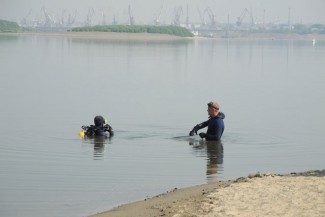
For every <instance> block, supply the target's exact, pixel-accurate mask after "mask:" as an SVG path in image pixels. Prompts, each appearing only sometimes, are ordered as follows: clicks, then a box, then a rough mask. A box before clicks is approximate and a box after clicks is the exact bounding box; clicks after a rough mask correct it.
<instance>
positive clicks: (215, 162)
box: [189, 140, 224, 183]
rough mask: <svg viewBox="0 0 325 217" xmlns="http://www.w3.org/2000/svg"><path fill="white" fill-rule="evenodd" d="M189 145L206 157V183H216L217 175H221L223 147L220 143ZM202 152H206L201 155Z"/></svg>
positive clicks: (191, 142) (201, 142)
mask: <svg viewBox="0 0 325 217" xmlns="http://www.w3.org/2000/svg"><path fill="white" fill-rule="evenodd" d="M189 145H191V146H192V147H193V149H194V150H196V151H197V152H200V153H201V155H203V156H206V157H207V170H206V175H207V182H208V183H211V182H215V181H218V177H217V174H222V173H223V157H224V156H223V145H222V142H221V141H205V140H200V141H194V140H193V141H190V142H189ZM202 152H206V154H205V153H202Z"/></svg>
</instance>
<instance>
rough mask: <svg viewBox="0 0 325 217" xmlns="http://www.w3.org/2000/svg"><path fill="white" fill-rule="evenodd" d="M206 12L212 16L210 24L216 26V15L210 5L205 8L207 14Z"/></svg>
mask: <svg viewBox="0 0 325 217" xmlns="http://www.w3.org/2000/svg"><path fill="white" fill-rule="evenodd" d="M205 13H207V14H208V16H209V18H210V25H211V26H216V24H217V23H216V20H215V15H214V13H213V12H212V10H211V9H210V8H209V7H207V8H206V9H205V10H204V13H203V14H205Z"/></svg>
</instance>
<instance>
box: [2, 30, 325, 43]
mask: <svg viewBox="0 0 325 217" xmlns="http://www.w3.org/2000/svg"><path fill="white" fill-rule="evenodd" d="M0 35H9V36H44V37H66V38H71V39H94V40H103V41H139V42H141V41H152V42H166V41H184V40H185V41H191V40H226V41H253V40H265V41H276V40H284V41H291V40H292V41H298V40H302V41H313V40H315V41H316V42H317V41H325V35H320V34H307V35H298V34H281V33H251V34H247V33H237V34H229V37H225V35H224V33H222V34H216V35H214V36H213V37H203V36H194V37H180V36H175V35H168V34H155V33H121V32H17V33H16V32H15V33H10V32H8V33H7V32H0Z"/></svg>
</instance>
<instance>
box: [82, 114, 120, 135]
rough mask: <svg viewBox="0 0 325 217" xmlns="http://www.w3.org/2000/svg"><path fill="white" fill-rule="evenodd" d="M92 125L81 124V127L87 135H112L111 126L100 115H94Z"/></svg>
mask: <svg viewBox="0 0 325 217" xmlns="http://www.w3.org/2000/svg"><path fill="white" fill-rule="evenodd" d="M94 123H95V126H94V125H90V126H82V127H81V128H82V129H83V130H84V131H85V134H86V136H88V137H93V136H95V137H112V136H113V135H114V131H113V128H112V127H111V126H110V125H108V124H107V120H105V119H104V118H103V117H102V116H96V117H95V118H94Z"/></svg>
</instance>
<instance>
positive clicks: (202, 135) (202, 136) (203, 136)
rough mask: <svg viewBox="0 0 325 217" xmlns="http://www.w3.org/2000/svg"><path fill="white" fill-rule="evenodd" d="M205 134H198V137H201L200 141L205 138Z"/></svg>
mask: <svg viewBox="0 0 325 217" xmlns="http://www.w3.org/2000/svg"><path fill="white" fill-rule="evenodd" d="M206 135H207V134H206V133H200V134H199V136H200V137H201V139H203V138H205V137H206Z"/></svg>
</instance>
